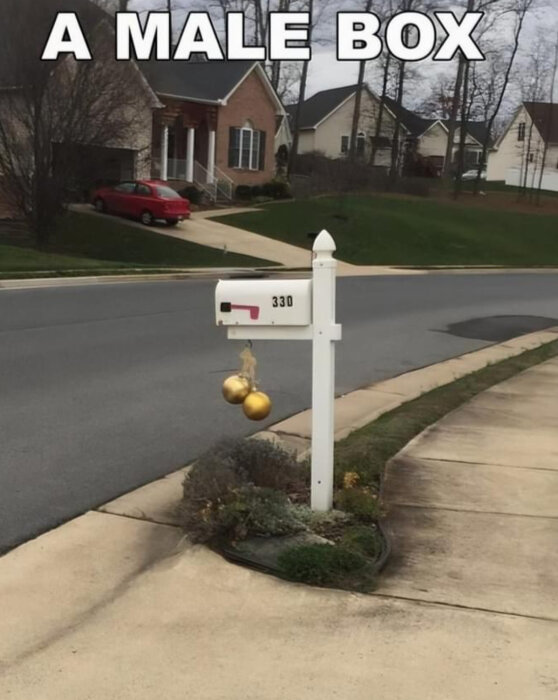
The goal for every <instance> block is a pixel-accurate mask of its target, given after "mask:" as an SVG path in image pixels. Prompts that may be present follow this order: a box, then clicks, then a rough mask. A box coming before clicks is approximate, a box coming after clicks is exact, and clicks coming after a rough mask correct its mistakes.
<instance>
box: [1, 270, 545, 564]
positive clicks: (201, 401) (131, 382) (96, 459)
mask: <svg viewBox="0 0 558 700" xmlns="http://www.w3.org/2000/svg"><path fill="white" fill-rule="evenodd" d="M214 287H215V282H214V281H207V280H204V281H199V280H189V281H183V282H150V283H126V284H120V285H118V284H107V285H99V286H77V287H70V288H55V287H54V288H47V289H34V290H1V291H0V339H1V341H0V436H1V440H2V451H1V453H0V552H1V551H5V550H7V549H9V548H11V547H13V546H15V545H16V544H18V543H21V542H23V541H25V540H26V539H28V538H30V537H32V536H35V535H37V534H39V533H41V532H43V531H45V530H47V529H49V528H52V527H54V526H55V525H57V524H59V523H61V522H64V521H66V520H68V519H70V518H72V517H74V516H76V515H78V514H79V513H82V512H83V511H85V510H86V509H89V508H93V507H95V506H98V505H100V504H101V503H104V502H106V501H108V500H110V499H112V498H114V497H116V496H118V495H119V494H121V493H124V492H126V491H129V490H131V489H133V488H135V487H137V486H139V485H141V484H144V483H146V482H149V481H151V480H153V479H156V478H157V477H159V476H161V475H163V474H165V473H169V472H171V471H173V470H175V469H177V468H179V467H181V466H182V465H184V464H186V463H188V462H189V461H191V460H192V459H193V458H195V457H196V455H198V454H199V453H200V451H202V450H204V449H205V448H206V447H207V446H209V445H210V444H211V442H213V441H214V440H216V439H217V438H219V437H222V436H224V435H232V436H238V435H244V434H249V433H251V432H254V431H255V430H257V429H258V428H262V427H263V426H264V425H265V424H256V423H249V422H248V421H247V420H246V419H245V418H244V416H243V415H242V412H241V411H240V410H239V409H238V408H235V407H232V406H230V405H227V404H226V403H225V402H224V401H223V399H222V398H221V383H222V381H223V379H224V378H225V377H226V376H227V374H229V373H231V372H233V371H235V370H236V369H237V368H238V366H239V359H238V355H239V353H240V351H241V350H242V347H243V344H242V343H233V342H230V341H227V340H226V334H225V331H224V330H223V329H219V328H216V327H215V325H214V304H213V291H214ZM507 315H524V316H537V317H547V318H549V319H554V318H555V317H556V316H558V275H556V274H554V273H552V274H550V273H549V274H486V275H485V274H475V275H469V274H457V275H443V274H431V275H424V276H401V277H369V278H365V277H362V278H344V279H340V280H339V283H338V303H337V317H338V321H339V322H340V323H342V324H343V339H344V341H345V342H342V343H340V344H339V346H338V350H337V382H336V391H337V393H338V394H341V393H345V392H347V391H350V390H353V389H355V388H358V387H359V386H363V385H366V384H369V383H371V382H373V381H375V380H378V379H381V378H386V377H389V376H393V375H396V374H399V373H401V372H405V371H408V370H410V369H413V368H417V367H421V366H423V365H427V364H430V363H433V362H437V361H439V360H442V359H445V358H448V357H451V356H454V355H458V354H461V353H464V352H467V351H469V350H474V349H476V348H480V347H483V346H484V345H487V344H489V343H490V342H495V341H496V340H498V339H497V338H491V336H490V333H486V332H485V331H486V329H488V330H490V324H487V326H486V328H485V329H483V328H482V324H480V325H477V327H476V328H477V330H476V331H475V328H474V327H473V328H469V329H468V330H467V329H466V334H468V335H470V336H472V337H460V336H457V335H454V334H451V333H449V332H448V326H449V325H450V324H455V323H460V322H465V321H469V320H471V319H477V318H484V317H491V316H507ZM542 323H543V325H544V322H542ZM553 324H556V321H555V320H553V322H551V321H548V323H546V325H549V326H550V325H553ZM512 326H513V324H512ZM535 327H536V328H538V327H540V325H538V326H535ZM529 330H531V327H528V326H527V327H525V328H523V327H521V324H520V327H514V328H513V329H512V332H510V336H511V335H518V334H519V333H521V332H527V331H529ZM475 335H476V336H477V337H475ZM483 338H484V339H483ZM254 353H255V355H256V357H257V358H258V361H259V375H260V379H261V387H262V389H264V390H265V391H266V392H268V393H269V394H270V396H271V398H272V400H273V402H274V408H273V412H272V415H271V417H270V418H269V420H268V424H271V423H274V422H277V421H278V420H279V419H281V418H284V417H286V416H288V415H290V414H292V413H294V412H296V411H299V410H301V409H304V408H307V407H308V406H309V405H310V383H311V380H310V344H309V343H308V344H307V343H300V342H297V343H288V342H273V343H261V342H260V343H255V345H254Z"/></svg>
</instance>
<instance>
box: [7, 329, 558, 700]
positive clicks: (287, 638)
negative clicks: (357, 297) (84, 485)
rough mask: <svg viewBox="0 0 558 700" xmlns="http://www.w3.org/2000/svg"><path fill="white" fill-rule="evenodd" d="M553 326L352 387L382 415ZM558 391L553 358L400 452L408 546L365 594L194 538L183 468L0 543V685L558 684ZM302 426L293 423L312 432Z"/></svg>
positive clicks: (400, 517) (351, 697) (264, 693)
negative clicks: (1, 552)
mask: <svg viewBox="0 0 558 700" xmlns="http://www.w3.org/2000/svg"><path fill="white" fill-rule="evenodd" d="M552 337H556V333H554V334H553V333H552V332H548V333H547V334H546V335H541V334H533V335H532V336H531V337H529V336H527V337H526V338H524V339H518V340H517V341H511V343H508V344H507V345H508V346H509V347H508V348H505V347H503V346H497V347H494V348H487V349H486V350H482V351H479V353H485V354H484V355H480V354H479V353H471V354H470V355H469V356H464V357H462V358H459V359H456V360H452V361H450V362H449V363H442V366H441V367H438V368H437V369H438V372H436V371H435V368H426V369H425V370H419V371H418V372H415V373H410V374H409V375H407V377H399V378H396V379H394V380H388V381H387V382H382V383H381V384H380V385H377V386H378V387H379V389H378V390H377V391H376V392H375V391H374V388H373V387H371V388H370V389H367V390H362V391H361V392H356V393H357V394H359V396H358V397H357V398H358V402H359V405H360V407H361V409H362V411H364V401H365V399H366V398H367V397H366V396H362V394H363V393H365V394H366V392H368V393H369V394H370V397H368V398H370V401H371V402H372V403H371V404H370V405H369V406H368V408H366V411H367V413H366V415H367V416H370V415H372V414H373V407H374V405H376V404H377V403H378V401H379V400H383V399H382V397H384V398H385V402H386V403H385V407H384V409H381V408H379V407H378V406H376V410H377V411H379V412H380V413H381V412H382V410H389V408H387V407H388V406H389V407H392V406H393V403H394V400H395V399H394V397H396V396H397V395H398V392H399V399H400V400H404V396H405V394H404V392H408V393H409V395H411V396H412V395H413V392H418V393H420V392H421V391H424V390H426V389H428V388H431V387H432V385H437V384H438V385H439V384H443V383H446V382H448V381H451V379H452V378H453V377H455V376H459V374H460V372H461V373H464V372H465V369H464V367H465V366H466V365H467V363H468V362H469V363H471V364H472V366H474V363H475V362H476V363H477V364H478V363H479V362H484V363H486V361H487V358H490V359H492V360H496V359H502V356H504V354H506V353H507V355H510V354H516V353H517V352H519V351H520V344H521V347H529V346H532V345H534V344H538V343H540V340H541V338H544V339H546V340H550V339H552ZM480 358H482V359H480ZM469 371H470V370H469ZM421 372H423V373H424V374H423V375H422V376H421V374H420V373H421ZM411 375H412V376H411ZM390 382H391V384H390ZM557 390H558V360H552V361H550V362H547V363H545V364H544V365H540V366H539V367H535V368H533V369H531V370H528V371H527V372H525V373H523V374H521V375H518V376H517V377H515V378H514V379H511V380H509V381H507V382H505V383H503V384H501V385H499V386H498V387H494V388H493V389H491V390H490V391H488V392H486V393H485V394H482V395H481V396H479V397H477V398H476V399H475V400H474V401H472V402H471V403H470V404H468V405H467V406H465V407H463V408H461V409H459V410H457V411H455V412H454V413H453V414H451V415H449V416H448V417H446V418H445V419H444V420H442V421H441V422H440V423H438V424H437V425H436V426H434V427H433V428H431V429H430V430H428V431H426V433H424V434H423V435H422V436H420V437H419V438H418V439H416V440H415V441H413V442H412V443H411V444H410V445H409V446H408V447H407V448H406V449H405V450H404V451H403V452H402V453H401V454H400V455H399V456H398V457H397V458H396V459H395V460H394V461H393V462H392V464H391V465H390V467H389V470H388V479H387V482H386V494H385V495H386V502H387V505H388V507H389V511H390V512H389V523H390V526H391V527H392V529H393V533H394V536H395V555H394V558H393V560H392V562H391V564H390V565H389V566H388V569H387V571H386V573H385V575H384V576H383V578H382V579H381V581H380V587H379V588H378V590H377V592H376V594H375V595H372V596H363V595H355V594H350V593H344V592H338V591H331V590H319V589H312V588H309V587H304V586H298V585H293V584H288V583H284V582H281V581H278V580H275V579H273V578H270V577H267V576H264V575H262V574H258V573H255V572H252V571H248V570H246V569H242V568H239V567H236V566H233V565H231V564H228V563H226V562H224V561H223V560H222V559H221V558H220V557H218V556H217V555H215V554H213V553H211V552H209V551H208V550H206V549H204V548H200V547H192V546H191V545H189V544H188V543H187V542H185V541H184V540H183V538H182V536H181V533H180V531H179V530H178V529H177V528H175V527H172V525H171V524H168V523H172V518H166V517H165V511H164V509H163V510H161V509H159V510H158V509H157V503H156V502H157V498H158V499H159V507H160V508H162V507H163V506H164V505H165V501H168V498H169V496H170V495H171V494H176V491H177V489H178V488H179V484H180V481H181V479H182V475H181V474H175V475H171V476H170V477H168V478H167V479H166V480H161V482H162V483H159V482H155V484H152V485H150V486H149V487H145V488H146V489H148V490H149V492H150V494H151V498H145V495H146V493H145V492H144V493H143V497H144V498H143V502H145V503H151V504H152V506H153V509H154V510H153V513H151V514H149V513H145V512H142V508H141V507H139V506H138V503H141V500H138V499H137V498H134V495H133V494H131V495H130V496H129V497H125V499H126V498H127V499H128V500H127V502H126V503H124V502H122V500H121V499H119V500H120V504H118V502H115V503H114V504H112V505H111V504H109V505H108V506H107V507H106V508H105V512H103V513H99V512H90V513H88V514H86V515H84V516H82V517H81V518H78V519H76V520H74V521H72V522H71V523H68V524H67V525H64V526H62V527H60V528H58V529H57V530H54V531H52V532H50V533H48V534H46V535H44V536H42V537H40V538H38V539H37V540H35V541H32V542H29V543H28V544H26V545H24V546H22V547H19V548H18V549H16V550H15V551H13V552H12V553H10V554H8V555H6V556H5V557H3V558H2V559H1V560H0V600H1V601H2V615H1V616H0V659H1V666H0V669H1V671H2V673H1V674H0V697H6V698H8V697H9V698H11V699H12V700H86V699H89V698H91V699H93V698H94V699H95V700H99V699H100V700H104V699H113V698H114V700H117V699H118V700H128V699H129V700H132V699H133V700H153V699H154V698H165V700H175V699H176V700H179V699H180V700H183V698H186V697H191V698H195V700H285V699H286V698H289V699H290V698H297V699H298V698H301V699H304V700H333V699H334V698H340V699H342V700H370V698H371V697H378V698H381V699H382V700H410V699H411V698H417V699H418V700H450V699H451V700H472V699H473V698H475V699H478V700H502V699H503V698H505V699H506V700H524V699H525V698H528V699H529V700H546V699H550V698H554V697H556V693H558V672H557V666H556V649H558V614H557V610H558V594H557V591H558V586H557V581H556V573H555V572H556V570H557V569H558V566H557V565H558V557H557V548H556V542H557V541H558V499H557V496H556V494H557V493H558V489H557V488H556V486H557V485H558V483H557V480H558V468H557V465H558V432H557V431H556V429H555V426H556V421H557V418H558V391H557ZM401 397H403V399H401ZM349 398H350V397H345V404H343V406H345V405H346V403H347V400H348V399H349ZM339 406H341V404H339ZM338 415H339V416H340V418H342V417H343V416H344V417H345V419H346V420H350V421H355V420H356V419H355V412H354V411H353V413H351V412H350V411H346V410H345V408H340V409H339V413H338ZM362 416H364V412H363V413H362ZM362 416H361V418H362ZM304 421H305V417H304V418H303V419H302V424H301V425H302V427H301V428H300V430H301V431H302V432H303V426H304ZM277 427H279V426H277ZM284 427H285V426H284V425H283V428H284ZM288 427H289V426H288ZM293 427H294V426H293V425H292V424H291V425H290V428H293ZM302 432H301V433H299V434H300V435H301V436H300V437H291V439H293V440H295V441H298V447H299V448H300V449H304V447H305V440H304V436H303V435H302ZM276 434H277V435H279V434H280V433H276ZM161 486H163V488H161ZM165 493H166V495H165ZM153 494H155V503H154V499H153ZM134 503H135V506H134ZM167 505H168V503H167ZM134 507H135V508H136V509H137V510H136V511H134V510H133V509H134ZM144 511H145V509H144ZM116 513H119V515H117V514H116ZM142 517H143V518H145V517H150V518H151V521H150V522H147V521H146V520H143V519H140V518H142ZM157 519H159V521H160V522H159V523H156V522H153V521H154V520H157Z"/></svg>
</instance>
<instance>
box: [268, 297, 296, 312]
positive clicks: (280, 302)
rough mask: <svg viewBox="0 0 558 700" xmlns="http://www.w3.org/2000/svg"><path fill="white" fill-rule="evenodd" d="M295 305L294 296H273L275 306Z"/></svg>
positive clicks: (276, 307) (275, 307)
mask: <svg viewBox="0 0 558 700" xmlns="http://www.w3.org/2000/svg"><path fill="white" fill-rule="evenodd" d="M292 305H293V298H292V296H290V295H289V296H286V297H273V308H274V309H278V308H281V309H283V308H285V306H292Z"/></svg>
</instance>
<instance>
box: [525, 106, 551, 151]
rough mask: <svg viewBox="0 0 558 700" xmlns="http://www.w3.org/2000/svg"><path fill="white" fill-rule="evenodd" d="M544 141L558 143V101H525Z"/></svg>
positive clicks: (526, 107)
mask: <svg viewBox="0 0 558 700" xmlns="http://www.w3.org/2000/svg"><path fill="white" fill-rule="evenodd" d="M523 104H524V105H525V109H526V110H527V112H528V113H529V116H530V117H531V119H532V120H533V123H534V124H535V126H536V127H537V130H538V132H539V133H540V135H541V137H542V139H543V140H544V141H547V140H548V143H558V104H557V103H556V102H554V103H552V102H524V103H523Z"/></svg>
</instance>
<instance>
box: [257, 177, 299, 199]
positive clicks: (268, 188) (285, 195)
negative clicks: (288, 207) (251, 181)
mask: <svg viewBox="0 0 558 700" xmlns="http://www.w3.org/2000/svg"><path fill="white" fill-rule="evenodd" d="M261 194H263V195H265V196H266V197H271V198H272V199H290V197H291V196H292V195H291V188H290V187H289V183H288V182H285V181H284V180H271V181H270V182H266V183H265V184H264V185H263V186H262V188H261Z"/></svg>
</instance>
